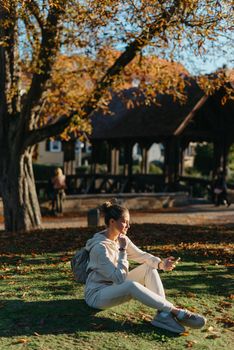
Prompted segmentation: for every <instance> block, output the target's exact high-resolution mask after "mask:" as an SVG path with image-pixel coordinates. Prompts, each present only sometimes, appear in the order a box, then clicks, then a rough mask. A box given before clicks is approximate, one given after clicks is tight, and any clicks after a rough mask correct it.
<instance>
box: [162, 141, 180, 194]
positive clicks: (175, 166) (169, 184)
mask: <svg viewBox="0 0 234 350" xmlns="http://www.w3.org/2000/svg"><path fill="white" fill-rule="evenodd" d="M179 154H180V147H179V140H178V138H176V137H171V138H170V139H169V140H167V141H166V146H165V160H164V162H165V163H164V175H165V183H166V188H167V189H168V190H171V189H175V185H176V182H177V180H178V176H179V159H180V157H179Z"/></svg>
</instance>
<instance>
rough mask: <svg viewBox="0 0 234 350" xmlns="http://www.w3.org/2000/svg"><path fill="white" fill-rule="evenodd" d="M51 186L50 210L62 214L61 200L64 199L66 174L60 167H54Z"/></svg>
mask: <svg viewBox="0 0 234 350" xmlns="http://www.w3.org/2000/svg"><path fill="white" fill-rule="evenodd" d="M51 183H52V186H53V196H52V212H53V214H55V215H62V214H63V202H64V199H65V189H66V187H67V186H66V176H65V175H64V174H63V171H62V169H61V168H57V169H55V175H54V176H53V177H52V178H51Z"/></svg>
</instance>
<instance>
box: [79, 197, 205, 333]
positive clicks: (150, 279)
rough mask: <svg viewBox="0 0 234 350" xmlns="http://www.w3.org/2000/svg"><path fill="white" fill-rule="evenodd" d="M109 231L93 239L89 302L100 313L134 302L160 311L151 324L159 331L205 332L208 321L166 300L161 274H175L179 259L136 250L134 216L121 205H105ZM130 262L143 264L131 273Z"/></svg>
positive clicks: (90, 248) (88, 281)
mask: <svg viewBox="0 0 234 350" xmlns="http://www.w3.org/2000/svg"><path fill="white" fill-rule="evenodd" d="M101 209H102V211H103V213H104V218H105V224H106V229H105V230H104V231H101V232H98V233H96V234H95V235H94V236H93V238H91V239H89V240H88V241H87V244H86V249H87V250H88V251H89V252H90V261H89V265H88V270H89V271H91V272H90V273H89V275H88V278H87V281H86V286H85V300H86V302H87V304H88V305H89V306H91V307H93V308H96V309H107V308H110V307H112V306H116V305H119V304H122V303H124V302H127V301H129V300H131V299H135V300H138V301H140V302H141V303H143V304H145V305H147V306H149V307H151V308H153V309H155V310H156V314H155V317H154V318H153V320H152V321H151V323H152V325H153V326H155V327H159V328H163V329H166V330H169V331H171V332H175V333H183V332H184V331H185V328H184V326H188V327H191V328H201V327H203V326H204V325H205V323H206V319H205V317H203V316H201V315H198V314H195V313H192V312H190V311H188V310H185V309H181V308H178V307H176V306H174V305H173V304H172V303H171V302H170V301H168V300H167V299H166V297H165V292H164V288H163V285H162V282H161V279H160V277H159V273H158V270H163V271H172V270H173V269H174V268H175V266H176V259H175V258H174V257H169V258H166V259H162V260H161V259H160V258H158V257H155V256H153V255H152V254H149V253H146V252H144V251H142V250H141V249H139V248H138V247H137V246H135V245H134V244H133V243H132V241H131V240H130V239H129V238H128V237H127V232H128V229H129V227H130V225H129V221H130V215H129V211H128V209H127V208H125V207H123V206H122V205H119V204H117V203H115V202H114V203H112V202H106V203H104V204H103V205H102V208H101ZM128 260H133V261H135V262H138V263H140V264H141V265H139V266H138V267H136V268H134V269H133V270H131V271H129V262H128Z"/></svg>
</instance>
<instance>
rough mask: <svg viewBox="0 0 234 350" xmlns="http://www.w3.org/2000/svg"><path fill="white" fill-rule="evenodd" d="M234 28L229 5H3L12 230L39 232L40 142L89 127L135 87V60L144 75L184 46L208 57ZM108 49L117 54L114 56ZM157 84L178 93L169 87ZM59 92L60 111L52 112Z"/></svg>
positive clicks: (3, 171) (2, 139) (182, 0)
mask: <svg viewBox="0 0 234 350" xmlns="http://www.w3.org/2000/svg"><path fill="white" fill-rule="evenodd" d="M231 20H232V2H231V1H230V0H220V1H218V0H168V1H165V0H125V1H122V0H84V1H79V0H0V191H1V195H2V199H3V206H4V217H5V228H6V230H7V231H21V230H29V229H31V228H33V227H34V228H35V227H39V226H40V223H41V215H40V209H39V204H38V199H37V195H36V190H35V183H34V175H33V170H32V155H33V151H34V147H35V145H36V144H37V143H38V142H40V141H42V140H44V139H46V138H48V137H52V136H55V135H59V134H61V133H63V132H64V130H67V129H69V130H70V131H73V132H76V131H78V132H79V131H80V129H84V130H85V129H86V128H88V127H89V126H88V123H87V121H88V119H89V117H90V115H91V113H92V112H93V111H94V110H95V109H96V108H97V107H100V106H105V99H107V98H108V94H109V88H110V87H111V88H112V89H118V88H119V87H120V86H121V83H123V80H124V79H136V77H135V78H134V77H132V76H131V74H130V73H129V70H128V65H129V64H131V63H132V64H133V61H134V59H135V64H137V62H139V64H138V68H137V69H136V72H139V69H140V67H141V66H140V62H141V59H140V58H141V57H144V55H146V54H150V55H152V54H156V55H157V56H158V57H161V58H170V60H173V55H174V53H175V52H178V51H179V50H180V48H182V47H183V46H184V45H189V46H193V48H194V52H195V53H197V54H199V53H200V54H201V53H202V51H201V50H202V49H203V47H204V44H205V43H206V42H207V40H214V39H216V38H217V37H218V36H219V35H220V34H222V33H224V32H227V31H228V30H229V27H231V24H232V23H231ZM106 47H108V48H110V47H112V48H113V50H114V51H115V54H113V55H112V54H111V56H108V53H107V50H105V48H106ZM116 52H117V53H116ZM64 53H66V54H69V53H73V54H74V53H76V54H79V56H80V59H79V62H78V63H77V65H75V66H74V70H75V72H76V76H77V74H78V79H77V89H80V94H78V95H79V98H76V99H74V98H73V96H72V92H71V91H70V92H68V91H67V90H66V89H64V90H63V89H62V87H63V79H62V80H59V79H58V78H57V79H56V66H55V63H57V64H59V62H58V61H57V59H58V57H60V58H61V57H62V56H61V55H62V54H64ZM137 57H138V59H137V60H136V58H137ZM61 62H62V60H60V64H61ZM71 64H74V63H71ZM162 66H163V65H162ZM65 68H66V67H63V69H65ZM160 69H163V68H162V67H160V65H158V67H157V69H156V70H155V72H156V71H158V70H160ZM71 72H72V70H69V72H68V73H69V74H70V75H71V77H72V76H73V74H72V73H71ZM161 74H162V75H161V76H163V73H162V72H161ZM87 76H89V79H87V80H85V79H86V77H87ZM139 76H140V75H139ZM156 76H158V75H156ZM141 77H142V75H141ZM151 78H153V77H152V74H151ZM60 79H61V75H60ZM140 80H141V81H140V85H142V88H143V89H144V88H145V87H146V84H145V81H144V79H140ZM168 81H169V82H170V79H169V80H168ZM152 82H154V83H155V84H156V86H157V88H160V90H161V91H165V90H170V89H168V85H167V84H165V80H164V79H160V80H158V79H156V78H155V79H152ZM153 86H154V84H153V83H152V87H153ZM57 87H58V90H57V93H58V92H59V95H57V97H59V99H60V100H61V103H60V107H61V108H60V109H59V112H58V110H57V112H56V109H55V108H54V106H53V107H51V104H52V103H53V101H55V100H56V98H55V96H56V95H53V94H54V92H55V90H56V88H57ZM177 87H178V88H179V85H178V86H177ZM62 90H63V91H62ZM52 91H53V94H52ZM150 91H151V92H152V93H153V89H152V88H151V89H150ZM174 91H175V89H174ZM148 93H149V91H148ZM76 97H77V96H76ZM74 100H76V102H74ZM62 101H63V102H62ZM61 112H62V113H61Z"/></svg>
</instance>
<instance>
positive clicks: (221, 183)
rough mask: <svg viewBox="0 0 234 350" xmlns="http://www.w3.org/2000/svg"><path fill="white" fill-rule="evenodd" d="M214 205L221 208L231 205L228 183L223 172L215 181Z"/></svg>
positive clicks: (219, 173)
mask: <svg viewBox="0 0 234 350" xmlns="http://www.w3.org/2000/svg"><path fill="white" fill-rule="evenodd" d="M213 188H214V204H215V206H219V205H221V204H225V205H226V206H227V207H229V206H230V205H231V202H230V201H229V199H228V193H227V183H226V180H225V174H224V172H223V171H220V172H218V174H217V176H216V178H215V180H214V186H213Z"/></svg>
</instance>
